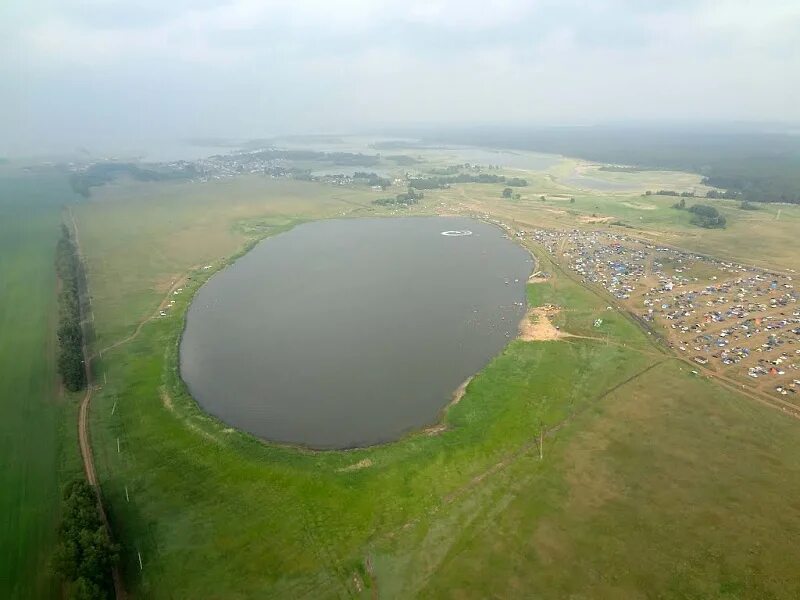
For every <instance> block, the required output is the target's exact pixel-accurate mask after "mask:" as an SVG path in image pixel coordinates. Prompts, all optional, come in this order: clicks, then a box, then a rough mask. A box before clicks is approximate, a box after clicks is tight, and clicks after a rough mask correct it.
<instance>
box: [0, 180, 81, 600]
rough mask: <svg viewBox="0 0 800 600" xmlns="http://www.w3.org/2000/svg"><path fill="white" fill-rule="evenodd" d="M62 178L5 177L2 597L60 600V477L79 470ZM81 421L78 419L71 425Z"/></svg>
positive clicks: (0, 334) (0, 328)
mask: <svg viewBox="0 0 800 600" xmlns="http://www.w3.org/2000/svg"><path fill="white" fill-rule="evenodd" d="M70 195H71V192H70V191H69V188H68V187H67V186H66V181H65V179H64V178H63V177H57V176H52V175H47V174H37V175H35V176H33V175H28V174H24V173H22V172H19V171H17V170H15V169H11V168H7V169H4V172H3V173H2V176H1V177H0V288H1V289H2V294H0V461H2V468H0V597H3V598H43V597H49V596H52V595H54V594H55V593H56V592H57V590H58V586H57V580H56V578H55V577H54V576H53V575H52V571H51V569H50V560H51V556H52V550H53V545H54V542H55V528H56V524H57V522H58V506H59V482H60V478H61V477H63V476H67V475H69V474H71V473H75V472H79V471H78V469H79V468H80V467H79V465H78V463H77V462H76V461H75V458H76V455H77V454H76V448H77V440H76V439H74V437H73V434H74V428H73V427H72V425H73V424H74V423H75V422H77V421H76V420H77V418H76V417H75V412H74V405H72V404H71V403H69V401H68V400H67V399H66V398H63V397H61V396H60V394H59V384H58V379H57V375H56V366H55V344H56V340H55V327H56V322H57V306H56V275H55V265H54V259H55V244H56V240H57V239H58V235H59V226H60V220H61V214H60V213H61V210H60V203H61V202H63V201H64V200H65V199H68V198H69V196H70ZM73 417H75V419H73Z"/></svg>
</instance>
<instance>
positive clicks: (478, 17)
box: [0, 0, 800, 139]
mask: <svg viewBox="0 0 800 600" xmlns="http://www.w3.org/2000/svg"><path fill="white" fill-rule="evenodd" d="M797 48H800V3H798V2H796V0H773V1H771V2H768V3H762V4H761V5H758V6H753V5H752V3H751V2H748V1H745V0H664V1H660V2H658V3H648V2H638V1H634V0H597V1H589V0H560V1H557V0H533V1H526V0H493V1H477V0H405V1H400V0H388V1H383V2H376V1H374V0H338V1H337V2H331V1H330V0H199V1H196V0H191V1H190V0H171V1H169V2H164V1H163V0H157V1H156V0H137V1H135V2H134V1H133V0H105V1H103V0H91V1H89V2H87V1H85V0H30V1H29V2H25V3H23V2H22V0H12V2H11V3H10V4H5V5H4V6H3V7H0V76H2V77H3V78H4V80H5V86H6V87H7V88H8V89H9V90H11V91H12V93H10V94H6V95H5V98H2V97H0V109H2V110H0V115H2V116H0V126H3V127H4V130H6V131H9V132H10V134H9V135H11V136H16V137H18V138H20V139H22V138H25V137H34V135H33V134H32V133H31V132H33V131H36V132H37V133H36V134H35V135H36V136H40V137H41V136H42V135H44V136H47V135H56V134H55V132H57V131H58V130H61V129H63V127H62V125H61V123H57V122H55V119H56V116H54V115H59V114H62V113H60V112H59V111H53V110H50V111H49V112H48V111H47V110H45V109H44V108H37V107H42V106H44V105H46V104H47V105H52V104H53V103H60V105H61V106H69V107H70V108H71V110H72V111H73V112H72V113H71V114H72V116H73V119H74V120H75V121H76V122H78V123H83V124H85V125H86V129H87V130H89V129H91V130H93V131H96V130H102V131H107V132H108V133H109V135H119V136H125V135H127V133H128V132H129V131H130V130H131V129H132V128H131V127H129V126H128V124H129V123H136V131H137V133H143V132H144V131H146V130H147V129H148V128H150V129H152V131H153V132H162V131H166V130H169V131H184V132H185V133H186V134H187V135H195V134H198V135H199V134H204V133H207V132H209V130H211V129H213V130H214V132H215V133H218V134H224V132H225V131H228V130H229V133H230V134H231V135H247V134H249V133H253V134H254V135H263V134H266V133H269V132H270V131H271V130H276V129H298V130H299V129H304V130H309V129H314V128H325V126H326V125H327V128H328V129H330V128H332V127H333V125H332V124H335V125H336V128H339V129H346V128H348V127H354V126H361V125H365V124H369V123H378V122H380V123H392V122H409V121H416V122H420V121H425V122H456V121H457V122H490V121H491V122H497V121H500V120H506V121H511V120H514V121H525V122H532V121H560V122H563V121H568V122H575V121H581V122H592V121H597V120H603V119H617V120H619V119H626V118H637V119H638V118H653V117H664V118H674V117H680V118H717V117H725V118H732V119H733V118H735V119H751V120H753V119H755V120H757V119H775V118H784V119H787V120H795V119H800V81H798V78H797V77H794V76H793V74H794V73H797V72H800V52H798V50H797ZM65 81H68V82H69V84H68V85H66V84H65V83H64V82H65ZM95 89H102V90H103V94H102V100H95V99H94V97H95V95H94V94H93V91H94V90H95ZM81 94H83V96H82V95H81ZM43 98H44V99H46V102H45V101H44V100H43ZM97 101H102V102H103V107H102V110H98V107H97V106H95V102H97ZM144 105H146V106H147V107H148V111H149V112H148V115H147V116H148V118H147V119H143V118H142V117H141V115H140V114H139V113H138V112H137V110H138V108H137V107H140V106H144ZM17 114H22V115H23V116H24V118H17V117H16V115H17ZM73 130H76V131H80V127H77V128H73V129H71V131H73ZM47 132H53V133H52V134H51V133H47Z"/></svg>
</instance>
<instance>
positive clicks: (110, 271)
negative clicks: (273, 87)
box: [0, 158, 800, 598]
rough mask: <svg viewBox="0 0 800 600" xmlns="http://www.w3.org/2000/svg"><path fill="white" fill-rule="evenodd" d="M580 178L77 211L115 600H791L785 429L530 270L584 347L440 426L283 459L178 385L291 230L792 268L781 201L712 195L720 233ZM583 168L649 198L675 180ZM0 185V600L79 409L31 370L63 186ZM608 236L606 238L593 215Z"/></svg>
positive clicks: (279, 194)
mask: <svg viewBox="0 0 800 600" xmlns="http://www.w3.org/2000/svg"><path fill="white" fill-rule="evenodd" d="M449 160H451V159H450V158H447V159H444V158H443V159H442V162H441V164H442V165H445V164H447V161H449ZM434 162H435V161H434ZM436 164H439V163H436ZM576 164H577V163H576V161H571V160H568V159H565V160H562V161H560V162H559V163H558V164H557V165H556V166H555V167H553V168H552V169H551V170H550V171H548V172H524V176H525V177H526V178H527V179H528V180H529V182H530V185H529V186H528V187H527V188H522V189H520V193H521V197H520V198H519V199H502V198H501V190H502V187H503V186H501V185H488V184H487V185H483V184H481V185H456V186H453V187H451V188H449V189H444V190H436V191H430V192H428V191H426V194H425V200H424V201H423V202H422V203H421V204H420V205H418V206H414V207H412V208H409V209H392V208H386V209H378V208H376V207H375V206H374V205H372V204H371V201H372V200H374V199H375V198H378V197H382V196H385V195H386V194H385V193H381V192H375V191H373V190H369V189H367V188H365V187H363V186H362V187H356V186H352V187H348V186H329V185H322V184H316V183H310V182H302V181H292V180H285V179H277V180H273V179H267V178H262V177H258V176H242V177H238V178H235V179H231V180H224V181H219V182H214V183H208V184H196V183H175V182H162V183H133V182H119V183H115V184H109V185H106V186H103V187H102V188H97V189H96V190H95V191H94V193H93V195H92V197H91V198H90V199H88V200H86V201H82V202H81V203H80V204H77V205H74V206H73V212H74V215H75V218H76V222H77V225H78V228H79V231H80V239H81V247H82V251H83V253H84V258H85V260H86V264H87V272H88V280H89V287H90V294H91V300H92V306H91V308H92V314H93V321H94V323H93V325H94V326H93V329H94V332H95V338H94V339H93V342H92V344H93V345H92V351H94V352H97V351H98V350H101V349H103V348H108V347H109V346H111V345H113V344H115V343H117V342H120V341H124V343H122V344H121V345H119V346H117V347H115V348H113V349H111V350H107V351H106V352H105V353H104V354H103V355H102V357H98V358H97V359H96V360H95V361H94V364H93V371H94V375H95V382H96V384H97V385H98V388H99V389H97V391H96V392H95V394H94V397H93V401H92V409H91V434H92V444H93V449H94V454H95V462H96V467H97V470H98V475H99V478H100V481H101V485H102V490H103V494H104V499H105V502H106V507H107V511H108V513H109V516H110V519H111V522H112V526H113V530H114V534H115V537H116V538H117V540H118V541H119V542H120V543H121V545H122V567H123V572H124V576H125V580H126V586H127V588H128V591H129V592H130V593H131V595H132V596H134V597H142V598H184V597H192V598H253V597H276V598H304V597H305V598H347V597H365V598H366V597H380V598H408V597H427V598H442V597H456V598H471V597H474V598H486V597H542V598H564V597H573V598H621V597H622V598H795V597H797V596H798V595H800V576H799V575H798V573H797V571H796V568H795V567H794V564H795V563H796V557H797V553H796V552H793V550H794V545H795V544H794V543H793V542H794V540H795V539H796V538H797V536H798V534H800V505H799V504H798V503H797V502H796V501H795V500H794V497H795V496H796V492H797V491H798V488H800V445H798V444H797V440H798V424H797V422H796V421H794V420H792V419H789V418H787V417H785V416H784V415H782V414H780V413H777V412H775V411H774V410H771V409H769V408H766V407H764V406H762V405H760V404H756V403H754V402H753V401H752V400H750V399H748V398H745V397H743V396H739V395H738V394H735V393H731V392H729V391H728V390H727V389H725V388H721V387H719V386H718V385H716V384H715V383H713V382H712V381H710V380H706V379H703V378H700V377H698V376H696V375H694V374H692V373H691V370H690V369H688V368H687V366H686V365H684V364H683V363H681V362H680V361H677V360H675V359H673V358H671V357H670V355H669V354H668V353H666V352H665V350H664V349H663V348H662V347H661V346H659V345H658V344H655V343H654V341H653V338H652V337H651V336H648V335H647V334H646V333H645V332H644V331H642V330H641V329H640V328H639V327H638V325H636V324H635V323H634V322H633V321H631V320H630V319H629V318H627V317H626V316H625V315H624V314H623V313H621V312H619V311H617V310H608V306H609V299H608V298H606V297H603V296H601V295H598V294H597V293H596V292H594V291H591V290H589V289H587V288H585V287H583V286H581V285H580V284H578V283H577V282H575V281H573V280H572V279H570V278H569V277H568V274H567V273H564V272H561V271H559V269H558V268H557V267H556V266H554V265H552V264H549V263H548V260H549V259H548V258H547V257H545V256H540V257H539V259H540V267H541V268H544V269H546V270H548V271H550V272H552V273H554V274H555V276H554V277H553V278H551V279H550V280H548V282H546V283H538V284H533V285H531V286H529V290H528V297H529V301H530V303H531V304H534V305H537V304H545V303H550V304H556V305H559V306H561V307H562V310H561V312H560V313H559V314H558V315H557V316H556V317H555V321H556V324H558V325H559V326H560V327H561V328H562V330H564V331H567V332H569V333H573V334H576V335H579V336H585V337H583V338H567V339H563V340H560V341H549V342H522V341H513V342H512V343H511V344H510V345H509V346H508V347H507V348H506V350H505V351H504V352H503V353H502V354H501V355H499V356H497V357H496V358H495V359H494V360H493V361H492V362H491V363H490V364H489V365H487V367H486V368H485V369H484V370H483V371H482V372H481V373H480V374H478V375H477V376H476V377H475V378H474V379H473V380H472V381H471V383H470V384H469V386H468V388H467V391H466V394H465V395H464V397H463V398H462V399H461V401H460V402H459V403H458V404H457V405H455V406H453V407H451V408H450V410H449V411H448V412H447V413H446V414H445V415H444V419H443V422H444V424H445V425H446V428H445V430H444V431H441V432H439V433H437V434H434V435H431V434H428V433H424V432H420V433H416V434H412V435H409V436H408V437H406V438H404V439H402V440H400V441H398V442H395V443H392V444H387V445H384V446H380V447H375V448H369V449H360V450H352V451H339V452H310V451H305V450H299V449H292V448H288V447H279V446H274V445H270V444H266V443H263V442H261V441H260V440H257V439H255V438H253V437H251V436H248V435H245V434H242V433H239V432H236V431H234V430H232V429H230V428H228V427H227V426H226V425H225V424H223V423H220V422H218V421H216V420H215V419H213V418H211V417H209V416H208V415H206V414H204V413H203V412H202V411H200V410H199V409H198V407H197V405H196V404H195V402H194V400H193V399H192V398H191V397H190V396H189V395H188V393H187V391H186V389H185V388H184V386H183V384H182V382H181V380H180V377H179V375H178V371H177V347H178V346H177V345H178V340H179V336H180V333H181V331H182V328H183V317H184V314H185V311H186V309H187V308H188V305H189V303H190V302H191V298H192V295H193V293H194V291H196V290H197V289H198V288H199V287H200V286H201V285H202V283H203V282H204V281H205V280H206V279H207V278H208V277H209V276H211V274H213V272H215V271H216V270H217V269H219V268H221V267H223V266H224V265H225V264H227V262H228V261H230V260H232V259H234V258H235V257H236V256H237V255H238V254H239V253H241V252H243V251H246V250H247V249H248V248H249V247H251V246H252V244H253V243H255V242H256V241H257V240H259V239H262V238H263V237H266V236H269V235H276V234H279V233H280V232H282V231H285V230H286V229H288V228H290V227H292V226H293V225H294V224H296V223H299V222H303V221H306V220H312V219H322V218H332V217H358V216H362V215H382V214H408V215H415V214H434V213H442V214H452V213H460V214H488V215H491V216H492V217H495V218H499V219H503V220H504V221H506V222H508V223H516V224H518V225H521V226H526V227H527V226H551V227H603V228H606V227H612V228H615V229H617V230H618V231H621V232H630V233H636V234H639V235H643V236H645V237H649V238H650V239H653V240H659V241H661V242H663V243H669V244H674V245H678V246H682V247H685V248H688V249H693V250H696V251H704V252H708V253H712V254H717V255H719V256H726V257H727V256H733V257H737V258H740V259H741V260H745V261H747V262H753V263H757V264H764V263H770V262H772V263H774V264H775V265H776V266H779V267H782V268H795V266H796V267H797V268H800V262H798V261H800V258H798V254H797V252H796V251H795V250H796V245H797V243H796V240H795V238H794V235H795V232H796V226H797V222H796V221H797V220H798V219H800V210H798V208H796V207H785V206H784V207H779V206H773V205H770V206H764V207H762V208H761V210H758V211H742V210H740V209H738V208H737V206H738V203H735V202H720V201H714V202H715V205H718V206H721V207H722V210H723V212H724V213H725V214H726V216H728V220H729V227H728V229H726V230H721V231H706V230H700V229H698V228H696V227H694V226H692V225H691V224H690V223H689V217H688V215H687V214H686V212H685V211H677V210H675V209H672V208H671V205H672V204H673V203H674V201H675V199H674V198H666V197H652V196H649V197H642V196H641V195H640V194H639V193H632V192H613V193H604V192H591V191H580V190H574V189H571V188H569V187H567V186H565V185H564V184H562V183H559V182H558V180H557V178H558V176H565V175H567V174H569V173H570V172H571V171H572V170H573V169H574V168H575V165H576ZM506 173H507V174H508V175H519V174H520V172H519V171H512V170H507V171H506ZM590 175H591V176H592V177H601V178H606V179H608V180H609V181H624V182H625V183H626V184H627V183H630V182H632V181H633V182H636V185H639V184H641V185H643V186H645V185H646V188H644V189H649V188H652V189H675V188H679V187H680V186H690V185H693V184H694V182H695V180H696V179H697V176H694V175H689V174H680V173H657V174H656V173H654V172H637V173H608V172H599V173H595V172H592V173H591V174H590ZM14 182H16V183H14ZM3 184H4V185H7V186H11V187H9V188H8V189H10V190H11V191H12V192H14V193H13V194H11V195H10V196H9V195H8V194H6V195H4V196H3V198H6V196H8V197H9V198H12V197H13V198H14V200H11V201H6V200H3V201H2V203H0V212H2V215H0V216H2V217H3V219H2V220H1V221H0V250H2V253H1V254H0V277H2V281H3V284H4V286H5V284H6V282H9V288H8V289H9V290H12V292H13V293H11V294H6V295H4V296H3V298H2V299H0V322H1V323H2V325H3V329H2V332H3V342H4V343H3V345H2V347H0V390H2V392H3V393H2V398H3V401H2V404H0V410H1V411H2V413H0V417H2V418H3V423H2V428H3V429H2V431H3V436H2V441H0V444H2V447H0V450H2V455H3V457H4V460H6V457H9V459H8V464H7V465H5V464H4V469H3V474H2V478H3V479H2V481H0V484H2V488H0V490H2V491H0V503H2V504H0V509H2V514H3V521H2V523H3V528H2V530H0V548H1V549H2V550H0V551H2V552H3V555H2V561H0V563H1V564H2V569H3V572H2V573H0V576H2V578H0V586H3V585H5V586H6V588H0V595H2V596H3V597H6V596H8V597H36V598H38V597H48V596H49V597H53V596H57V595H58V593H59V590H58V586H57V582H56V580H55V578H54V577H53V576H52V575H51V573H50V571H49V569H48V561H49V558H50V552H51V550H52V547H53V542H54V539H55V525H56V523H57V507H58V487H59V482H61V481H64V480H66V479H67V478H68V477H71V476H74V475H75V474H77V473H79V472H80V464H79V462H78V460H77V453H76V450H75V427H74V425H75V405H74V399H69V398H63V399H59V398H58V388H57V380H56V377H55V373H54V338H53V326H54V324H55V321H54V317H55V284H56V282H55V276H54V269H53V252H54V245H55V241H56V238H57V235H58V224H59V220H60V218H61V216H60V204H61V203H62V202H64V192H65V191H66V190H65V189H64V187H65V186H64V179H63V177H62V178H61V179H58V178H54V179H53V180H52V182H51V183H50V187H45V188H39V191H37V192H36V194H34V195H33V196H32V195H31V194H30V193H27V195H26V192H24V189H26V188H24V185H23V184H22V183H20V182H19V180H12V179H5V180H4V182H3ZM13 186H17V188H14V189H12V187H13ZM541 195H545V196H546V199H545V200H544V201H542V200H540V196H541ZM67 196H68V197H69V199H70V200H71V199H72V198H73V197H72V196H71V195H69V194H67ZM569 197H574V198H575V201H574V202H569ZM604 217H606V218H607V221H609V220H614V221H621V222H624V223H625V224H627V225H628V227H620V226H614V225H610V224H609V223H608V222H605V223H603V222H590V220H591V219H598V218H604ZM534 250H535V248H534ZM205 267H208V268H205ZM175 282H180V284H181V285H182V286H183V288H184V293H182V294H180V295H178V296H170V297H171V298H174V299H175V300H176V304H175V306H174V307H173V308H172V309H170V311H169V314H168V316H167V317H162V318H150V317H152V316H153V315H155V314H157V308H158V306H159V303H160V302H161V300H162V299H163V298H164V297H165V295H166V294H168V292H169V290H170V288H171V286H172V285H173V284H174V283H175ZM597 318H602V319H603V323H602V326H601V327H594V321H595V320H596V319H597ZM6 340H10V341H11V343H10V344H7V343H6ZM298 368H302V365H299V366H298ZM542 436H543V437H542ZM542 440H543V447H542V454H543V458H542V459H540V442H541V441H542ZM140 557H141V568H140V562H139V560H140ZM6 582H10V583H9V584H6Z"/></svg>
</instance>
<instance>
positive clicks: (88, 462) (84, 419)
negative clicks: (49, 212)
mask: <svg viewBox="0 0 800 600" xmlns="http://www.w3.org/2000/svg"><path fill="white" fill-rule="evenodd" d="M69 216H70V219H71V220H72V230H73V235H74V237H75V251H76V252H77V254H78V260H80V261H81V262H83V254H82V253H81V242H80V238H79V237H78V223H77V222H76V221H75V214H74V213H73V212H72V209H70V210H69ZM86 298H87V300H86V304H88V302H89V300H88V298H89V295H88V294H86ZM87 308H88V306H85V305H83V303H82V305H81V316H83V315H85V314H86V313H87V312H88V311H87V310H86V309H87ZM81 351H82V352H83V368H84V371H85V373H86V393H85V394H84V395H83V399H82V400H81V406H80V410H79V412H78V443H79V445H80V448H81V458H82V459H83V470H84V472H85V473H86V479H87V481H88V482H89V485H91V486H92V489H94V493H95V496H96V498H97V508H98V510H99V511H100V517H101V518H102V519H103V524H104V525H105V528H106V531H107V532H108V535H109V537H110V538H112V540H113V535H112V532H111V526H110V524H109V522H108V515H106V510H105V507H104V506H103V496H102V494H101V492H100V486H99V485H98V484H97V471H96V470H95V468H94V457H93V455H92V441H91V438H90V437H89V406H90V404H91V401H92V391H93V383H92V357H91V356H89V350H88V348H87V346H86V336H85V335H84V337H83V346H82V348H81ZM111 577H112V578H113V580H114V595H115V596H116V598H117V600H125V598H127V596H128V595H127V593H126V591H125V586H124V584H123V581H122V574H121V573H120V570H119V567H118V566H117V565H114V566H113V567H112V569H111Z"/></svg>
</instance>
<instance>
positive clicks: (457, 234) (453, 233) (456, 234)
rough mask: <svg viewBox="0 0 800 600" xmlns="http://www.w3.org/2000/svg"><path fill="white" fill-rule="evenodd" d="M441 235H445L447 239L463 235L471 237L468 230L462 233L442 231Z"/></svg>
mask: <svg viewBox="0 0 800 600" xmlns="http://www.w3.org/2000/svg"><path fill="white" fill-rule="evenodd" d="M442 235H446V236H448V237H463V236H465V235H472V232H471V231H470V230H469V229H464V230H462V231H458V230H453V231H443V232H442Z"/></svg>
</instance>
